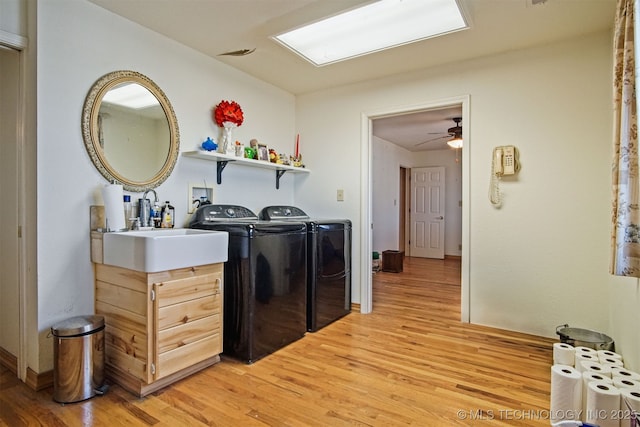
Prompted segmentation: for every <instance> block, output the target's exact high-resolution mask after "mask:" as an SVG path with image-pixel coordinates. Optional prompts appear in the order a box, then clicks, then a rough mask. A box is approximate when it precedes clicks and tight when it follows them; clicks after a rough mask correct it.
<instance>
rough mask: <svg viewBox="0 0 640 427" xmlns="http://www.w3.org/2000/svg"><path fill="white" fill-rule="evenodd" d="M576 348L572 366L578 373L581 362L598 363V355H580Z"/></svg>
mask: <svg viewBox="0 0 640 427" xmlns="http://www.w3.org/2000/svg"><path fill="white" fill-rule="evenodd" d="M578 348H579V347H576V358H575V363H574V364H573V365H574V366H575V368H576V369H577V370H578V372H582V371H583V369H582V362H591V363H598V360H599V359H598V355H597V354H596V353H595V352H594V353H591V354H589V353H581V352H578Z"/></svg>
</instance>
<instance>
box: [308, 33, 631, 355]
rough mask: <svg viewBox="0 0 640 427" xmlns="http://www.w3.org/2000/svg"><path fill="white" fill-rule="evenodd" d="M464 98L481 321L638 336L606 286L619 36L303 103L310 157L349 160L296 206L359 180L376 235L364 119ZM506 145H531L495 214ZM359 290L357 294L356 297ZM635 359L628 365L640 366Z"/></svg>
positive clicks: (475, 311) (474, 305)
mask: <svg viewBox="0 0 640 427" xmlns="http://www.w3.org/2000/svg"><path fill="white" fill-rule="evenodd" d="M465 94H469V95H470V114H469V116H470V117H469V120H470V125H469V126H470V127H469V135H470V138H469V141H465V150H467V154H468V158H469V159H470V161H469V170H470V176H469V177H468V180H466V182H468V183H469V194H470V197H469V200H463V203H468V204H469V212H470V217H469V227H470V229H469V245H470V246H469V254H470V256H469V259H467V260H465V262H467V263H468V265H469V271H470V280H469V283H468V286H469V289H470V320H471V322H473V323H478V324H484V325H490V326H495V327H499V328H505V329H511V330H518V331H523V332H528V333H533V334H539V335H544V336H555V327H556V326H557V325H559V324H563V323H569V324H570V325H572V326H576V327H585V328H590V329H595V330H599V331H602V332H605V333H607V332H608V333H611V334H612V335H613V337H614V339H616V340H617V341H621V342H620V343H619V344H620V346H621V347H622V348H624V346H625V344H628V343H629V342H630V341H629V340H630V339H631V337H630V336H629V335H628V334H625V335H620V336H615V335H614V334H613V332H615V331H616V330H618V329H619V328H618V326H617V325H618V324H620V323H623V322H630V321H632V320H634V319H636V323H637V315H636V314H633V312H632V311H631V309H630V308H625V309H623V310H622V311H619V310H618V308H615V309H613V308H612V309H611V310H612V311H613V310H616V314H615V316H610V313H609V311H610V309H609V303H610V301H611V304H614V306H616V307H617V305H616V303H617V302H619V299H620V298H623V295H616V294H615V293H614V292H610V291H609V290H608V286H609V285H608V283H609V281H610V279H609V275H608V263H609V251H608V246H609V218H610V176H609V173H610V159H611V142H610V139H611V123H612V113H611V35H610V34H609V33H608V32H607V33H600V34H595V35H592V36H588V37H581V38H580V39H574V40H569V41H565V42H562V43H557V44H553V45H549V46H542V47H537V48H532V49H527V50H522V51H516V52H510V53H506V54H502V55H497V56H492V57H487V58H481V59H477V60H471V61H465V62H462V63H458V64H452V65H449V66H443V67H439V68H435V69H429V70H424V71H421V72H415V73H410V74H404V75H402V76H395V77H392V78H387V79H381V80H376V81H372V82H367V83H362V84H356V85H350V86H345V87H339V88H334V89H331V90H327V91H322V92H316V93H311V94H306V95H302V96H299V97H298V99H297V107H296V108H297V116H298V117H297V123H298V128H299V129H300V132H301V134H304V135H307V140H308V145H309V146H310V147H312V150H313V154H314V155H315V154H320V150H321V151H322V152H324V153H341V156H340V157H339V161H338V162H337V163H338V164H336V162H324V163H321V164H320V163H318V164H314V165H313V169H314V172H315V175H314V177H316V176H322V177H323V182H318V181H317V180H315V179H310V180H309V182H308V185H306V186H305V188H304V191H301V189H298V188H296V200H297V201H298V202H299V203H304V202H306V203H308V204H310V205H314V206H317V207H318V209H322V208H323V207H324V206H333V204H334V203H333V202H332V198H333V192H332V191H325V189H333V188H335V187H336V186H338V185H342V183H344V182H348V183H353V188H352V190H353V191H355V193H354V194H352V195H351V197H349V198H348V199H347V200H346V201H345V202H344V204H343V205H342V206H341V209H342V210H343V211H344V212H345V213H348V214H349V215H351V216H352V217H354V218H355V219H356V220H355V221H354V229H355V230H356V231H355V232H354V241H355V242H359V238H360V237H359V236H360V234H361V233H362V232H363V230H364V232H366V231H367V226H366V225H363V224H361V221H360V199H361V197H363V195H362V194H360V193H359V187H360V185H359V183H360V182H362V181H363V180H366V179H367V177H366V176H364V177H363V176H362V172H363V171H362V168H361V163H360V162H359V161H357V159H358V158H359V154H360V152H361V150H362V147H361V140H363V139H364V140H366V136H365V137H364V138H363V135H361V116H362V115H363V114H366V113H367V112H369V111H378V110H388V109H389V108H390V107H392V106H403V105H407V106H410V105H416V104H422V103H428V102H431V101H433V100H438V99H445V98H450V97H454V96H455V97H457V96H462V95H465ZM506 144H513V145H516V146H517V147H518V148H519V149H520V154H521V164H522V170H521V171H520V173H519V174H518V175H517V177H516V178H515V179H514V180H512V181H510V182H509V181H506V180H505V182H504V183H503V185H502V190H503V193H504V206H503V208H502V209H499V210H497V209H495V208H493V207H492V206H491V205H490V204H489V202H488V199H487V192H488V185H489V175H490V160H491V151H492V148H493V147H494V146H496V145H506ZM320 147H321V148H320ZM313 158H315V156H314V157H313ZM365 164H366V163H365ZM336 170H340V171H341V173H335V171H336ZM374 191H375V189H374ZM358 268H359V266H358V263H357V262H355V263H354V270H356V271H358ZM360 282H361V281H360V280H359V278H357V279H356V280H355V283H360ZM634 290H635V292H636V296H635V298H636V301H637V287H635V288H634ZM359 294H360V292H358V289H355V290H354V295H355V299H356V300H357V299H358V297H359ZM623 307H626V306H623ZM635 338H636V339H637V333H636V335H635ZM628 345H631V344H628ZM633 345H635V344H633ZM634 357H635V360H634V359H632V360H631V362H632V365H631V366H634V365H635V366H638V365H640V361H639V360H638V357H637V354H636V355H634Z"/></svg>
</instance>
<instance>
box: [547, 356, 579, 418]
mask: <svg viewBox="0 0 640 427" xmlns="http://www.w3.org/2000/svg"><path fill="white" fill-rule="evenodd" d="M549 407H550V414H551V421H552V423H553V422H555V421H561V420H563V419H568V418H567V414H575V417H573V418H571V419H579V414H580V411H581V409H582V374H580V372H578V371H577V370H576V369H575V368H574V367H573V366H569V365H553V366H552V367H551V401H550V406H549Z"/></svg>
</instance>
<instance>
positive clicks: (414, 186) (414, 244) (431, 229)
mask: <svg viewBox="0 0 640 427" xmlns="http://www.w3.org/2000/svg"><path fill="white" fill-rule="evenodd" d="M444 196H445V175H444V167H442V166H438V167H429V168H413V169H411V240H410V242H409V243H410V248H411V256H416V257H422V258H438V259H443V258H444V225H445V212H444V206H445V203H444V202H445V199H444Z"/></svg>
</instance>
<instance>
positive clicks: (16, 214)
mask: <svg viewBox="0 0 640 427" xmlns="http://www.w3.org/2000/svg"><path fill="white" fill-rule="evenodd" d="M20 55H21V54H20V51H18V50H14V49H11V48H8V47H3V46H1V45H0V76H2V78H1V79H0V111H2V114H0V200H2V203H3V208H2V221H0V235H2V239H0V271H2V274H1V275H0V362H2V364H3V365H5V366H6V367H7V368H8V369H9V370H11V371H12V372H13V373H14V374H16V376H19V369H18V365H19V360H20V355H21V351H20V349H21V335H20V334H21V331H22V328H21V327H20V325H21V324H22V320H21V319H22V318H21V316H22V314H21V288H20V286H21V277H20V265H21V262H22V261H21V256H20V254H21V244H20V238H21V229H20V219H19V218H20V211H19V205H20V190H19V189H20V188H21V186H20V175H21V169H20V168H21V162H20V123H21V112H20V106H21V105H22V103H21V102H20V97H21V93H20V87H21V84H20V83H21V77H20V75H21V65H20V62H21V56H20Z"/></svg>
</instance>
